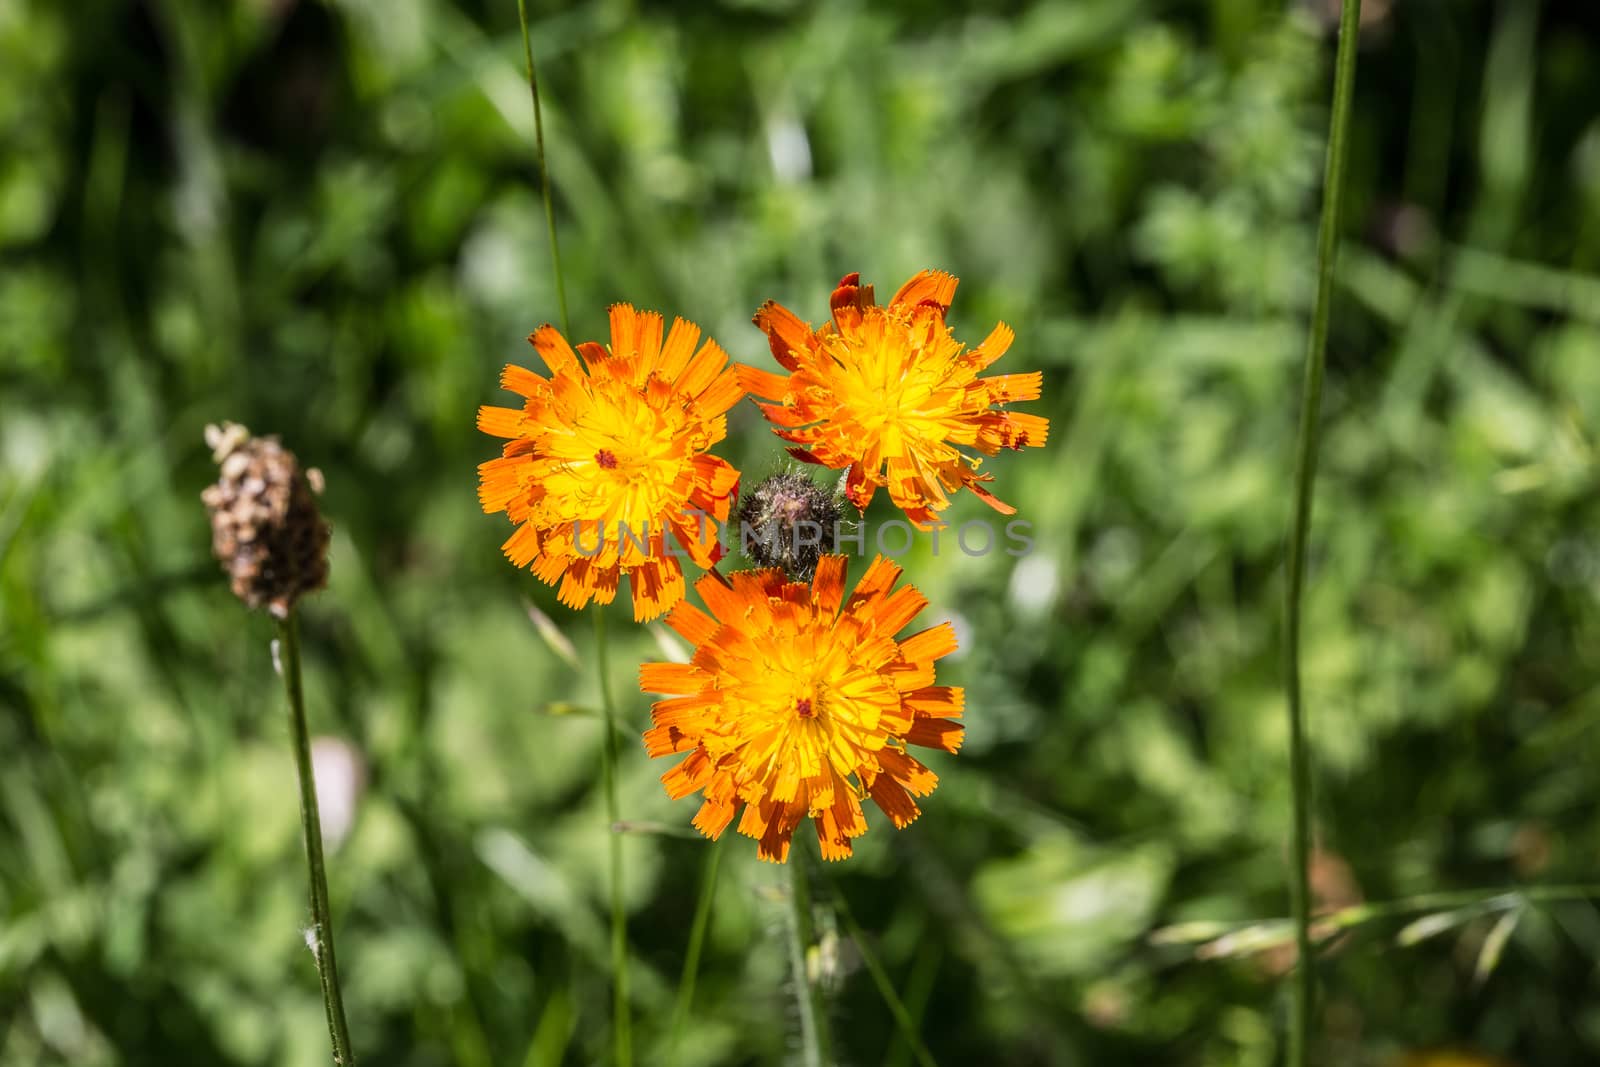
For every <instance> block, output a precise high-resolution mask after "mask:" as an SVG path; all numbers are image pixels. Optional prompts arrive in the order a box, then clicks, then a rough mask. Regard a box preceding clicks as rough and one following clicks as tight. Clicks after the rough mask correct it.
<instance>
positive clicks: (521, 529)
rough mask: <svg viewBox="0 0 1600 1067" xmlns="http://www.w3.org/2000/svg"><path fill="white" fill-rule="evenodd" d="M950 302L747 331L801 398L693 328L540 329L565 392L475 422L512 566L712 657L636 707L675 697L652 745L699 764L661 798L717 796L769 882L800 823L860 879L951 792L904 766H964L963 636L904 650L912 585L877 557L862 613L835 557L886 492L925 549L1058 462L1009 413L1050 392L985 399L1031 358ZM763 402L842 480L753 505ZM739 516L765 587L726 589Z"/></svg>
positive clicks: (913, 610) (764, 323)
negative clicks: (733, 420) (748, 424)
mask: <svg viewBox="0 0 1600 1067" xmlns="http://www.w3.org/2000/svg"><path fill="white" fill-rule="evenodd" d="M955 290H956V279H955V278H953V277H951V276H950V275H948V274H945V273H943V272H939V271H923V272H921V273H919V274H917V275H916V276H915V277H913V278H912V279H911V280H910V281H908V282H906V284H905V285H903V286H901V287H900V289H899V291H898V292H896V294H895V295H894V297H893V298H892V299H891V300H890V301H889V303H888V304H887V305H886V306H880V305H878V304H877V302H876V300H875V298H874V295H873V289H872V286H870V285H862V284H861V280H860V276H859V275H856V274H850V275H847V276H846V277H845V278H844V279H843V280H842V281H841V282H840V284H839V286H838V287H837V288H836V289H835V290H834V292H833V296H832V299H831V300H830V302H829V303H830V316H829V319H828V321H827V322H826V323H824V324H823V325H822V326H821V327H819V328H816V329H813V328H812V327H811V326H810V325H809V324H808V323H806V322H804V321H803V320H802V319H800V318H799V316H797V315H795V314H794V313H793V312H792V311H789V310H788V309H786V308H784V307H782V306H781V305H779V304H777V303H773V302H768V303H766V304H764V305H763V306H762V307H761V309H760V310H759V311H757V313H756V315H755V320H754V321H755V324H756V326H758V327H759V328H760V329H761V330H762V331H763V332H764V333H765V334H766V335H767V339H768V342H769V345H770V347H771V350H772V354H773V357H774V358H775V359H776V360H777V363H778V365H779V366H780V367H781V368H782V369H783V370H784V371H787V373H786V374H780V373H776V372H773V371H768V370H762V369H759V368H756V367H750V366H745V365H732V366H730V365H729V362H728V357H727V355H726V354H725V353H724V352H723V350H722V349H721V348H720V347H718V345H717V344H716V342H714V341H709V340H708V341H706V342H705V343H704V344H703V345H702V344H699V342H700V330H699V328H698V327H696V326H694V325H693V324H691V323H688V322H685V321H683V320H682V319H679V320H677V321H675V322H674V323H673V325H672V328H671V329H670V330H667V331H665V335H664V336H663V333H664V331H663V326H664V320H663V319H662V317H661V316H660V315H658V314H656V313H654V312H640V311H636V310H635V309H634V308H632V307H631V306H629V305H626V304H619V305H617V306H615V307H613V308H612V309H611V322H610V327H611V331H610V332H611V340H610V344H609V345H601V344H599V343H597V342H592V341H591V342H585V343H583V344H579V345H577V346H576V349H574V348H573V346H572V345H570V344H569V342H568V340H567V339H566V338H564V337H562V335H561V334H560V333H559V332H558V331H557V330H556V329H555V328H554V327H552V326H544V327H541V328H540V329H539V330H538V331H536V332H535V333H534V334H533V335H532V337H530V338H529V340H530V341H531V342H532V344H533V346H534V349H535V350H536V351H537V352H538V354H539V356H540V358H541V359H542V360H543V362H544V365H545V367H546V369H547V371H548V375H541V374H537V373H535V372H533V371H531V370H528V369H526V368H524V367H520V366H517V365H511V366H508V367H506V369H505V371H504V373H503V374H502V376H501V384H502V385H503V386H504V387H505V388H506V389H508V390H510V391H511V392H514V393H516V394H518V395H519V396H521V397H522V398H523V403H522V405H521V406H520V407H517V408H502V407H483V408H481V409H480V410H479V413H478V427H479V429H481V430H483V431H484V432H486V433H489V434H492V435H494V436H496V437H499V438H503V439H504V440H505V444H504V446H503V447H502V449H501V455H500V456H499V457H498V458H495V459H491V460H489V461H487V462H485V463H483V464H482V465H480V467H479V489H478V496H479V500H480V502H481V504H482V505H483V509H484V511H485V512H489V513H496V512H504V513H505V515H506V516H507V517H508V518H509V519H510V520H511V522H512V523H513V524H514V525H515V529H514V530H513V532H512V534H511V536H510V537H509V538H508V539H507V540H506V542H505V545H504V546H503V549H504V552H505V554H506V557H507V558H508V559H510V560H511V562H512V563H514V564H516V565H517V566H519V567H523V566H526V567H529V568H530V569H531V570H532V571H533V573H534V574H535V575H536V576H537V577H538V578H539V579H540V580H541V581H543V582H545V583H547V584H550V585H558V596H559V599H560V600H561V601H562V603H564V604H567V605H569V606H571V607H574V608H582V607H584V606H585V605H587V604H589V603H590V602H598V603H601V604H607V603H610V602H611V601H612V600H613V599H615V597H616V595H617V590H618V587H619V584H620V581H621V579H622V578H623V577H626V578H627V579H628V583H629V587H630V592H631V594H632V600H633V612H634V618H635V619H636V620H640V621H645V620H649V619H653V618H656V617H658V616H660V615H663V614H666V615H667V624H668V625H669V626H671V627H672V628H673V629H674V630H676V631H677V632H678V633H679V634H680V635H681V636H682V637H683V638H684V639H685V640H687V641H688V642H689V643H690V644H691V645H692V646H693V649H694V651H693V655H692V657H691V659H690V661H689V662H688V663H646V664H644V665H643V666H642V667H641V668H640V672H639V682H640V687H641V689H643V690H644V691H645V692H650V693H656V694H659V695H662V696H663V698H664V699H661V700H658V701H657V702H656V703H655V705H654V707H653V708H652V713H651V715H652V719H653V726H652V728H651V729H650V730H648V731H646V733H645V735H644V743H645V747H646V749H647V750H648V751H649V753H650V755H651V756H653V757H654V756H667V755H674V754H683V755H684V758H683V759H682V760H681V761H680V762H679V763H678V764H677V765H676V766H674V767H673V768H672V769H671V770H669V771H668V772H667V773H666V774H665V775H663V776H662V782H663V784H664V785H665V786H666V789H667V792H668V794H669V795H671V796H672V797H674V798H680V797H684V796H688V795H689V794H691V793H699V794H700V795H701V807H700V812H699V814H698V815H696V816H695V819H694V824H695V826H696V827H697V828H698V829H699V830H700V831H701V832H702V833H704V834H705V835H706V836H708V837H712V838H715V837H718V836H720V835H721V833H722V832H723V831H724V830H725V829H727V827H728V826H730V825H733V823H734V819H735V817H736V816H737V817H738V824H737V826H738V830H739V832H740V833H743V834H745V835H747V836H749V837H752V838H755V839H756V841H757V842H758V843H759V853H760V855H761V857H762V858H763V859H768V860H773V861H776V862H783V861H784V860H785V859H786V858H787V856H788V852H789V844H790V840H791V838H792V836H793V834H794V831H795V830H796V828H797V827H798V826H799V824H800V823H801V822H802V821H804V820H805V819H806V818H807V817H809V818H810V819H811V821H812V823H813V825H814V827H815V829H816V833H817V838H818V841H819V843H820V847H821V851H822V855H823V856H824V857H825V858H828V859H840V858H843V857H845V856H848V855H850V853H851V851H852V842H853V841H854V839H855V838H857V837H859V836H861V835H862V834H863V833H865V832H866V829H867V824H866V818H865V814H864V810H863V807H862V801H863V800H868V799H870V800H871V801H872V802H873V803H874V804H875V805H876V806H877V807H878V808H879V809H880V810H882V811H883V812H884V813H885V814H886V815H888V817H889V819H890V821H891V822H892V823H893V824H894V825H895V826H896V827H903V826H906V825H908V824H909V823H910V822H911V821H912V820H914V819H915V818H916V817H917V815H918V814H919V811H920V809H919V808H918V806H917V802H916V798H918V797H923V796H926V795H928V794H929V793H930V792H931V791H932V790H933V788H934V786H935V785H936V784H937V782H938V779H937V777H936V776H935V775H934V773H933V772H932V771H931V770H929V769H928V768H927V767H926V766H924V765H923V764H922V763H921V762H919V761H918V760H917V759H916V758H915V757H913V756H912V755H910V754H909V752H908V747H909V746H920V747H925V748H936V749H941V750H943V751H946V752H955V751H956V750H957V749H958V748H959V747H960V744H961V737H962V733H961V725H960V723H959V722H958V721H957V720H958V719H959V718H960V717H961V713H962V705H963V694H962V691H961V689H959V688H956V687H951V686H940V685H936V684H935V678H934V661H936V660H937V659H939V658H940V657H942V656H946V655H948V654H950V653H951V652H953V651H955V649H956V638H955V633H954V631H953V630H952V629H951V628H950V626H949V625H948V624H943V625H939V626H935V627H932V628H930V629H925V630H922V631H920V632H918V633H915V634H913V635H911V636H909V637H906V638H897V636H896V635H897V634H898V633H899V632H900V631H901V630H903V629H905V628H906V626H907V625H908V624H910V623H911V621H912V620H913V619H914V618H915V617H916V615H917V614H918V613H919V612H920V611H921V610H922V609H923V608H924V607H925V606H926V604H927V601H926V599H925V598H924V597H923V596H922V595H921V594H920V593H919V592H917V590H916V589H915V588H914V587H913V586H911V585H902V586H900V587H899V588H896V584H897V583H898V581H899V578H900V574H901V570H900V567H899V566H897V565H896V564H894V563H892V562H891V561H889V560H887V559H884V558H882V557H881V556H880V557H879V558H877V559H876V560H874V562H873V563H872V564H871V565H870V566H868V568H867V570H866V572H865V573H864V574H863V575H862V577H861V579H860V581H859V582H858V583H857V584H856V586H855V588H854V590H852V591H850V592H848V594H847V592H846V587H845V570H846V562H845V557H844V556H842V555H837V554H833V553H834V550H835V548H836V545H835V542H834V539H835V538H836V537H837V531H838V530H839V529H840V525H841V522H842V521H843V519H844V509H845V506H846V505H850V506H853V508H854V509H856V510H857V511H860V510H863V509H865V508H866V506H867V504H868V503H869V502H870V501H871V500H872V497H873V495H874V493H875V491H876V490H877V488H878V487H879V486H883V487H885V488H886V489H887V491H888V493H889V497H890V499H891V500H892V501H893V502H894V503H895V505H896V506H898V507H899V508H900V510H901V511H902V512H904V514H905V516H906V518H907V519H908V520H909V521H910V522H911V523H912V524H914V525H915V526H917V527H918V528H921V529H937V528H938V525H939V512H941V511H943V510H945V509H946V508H947V507H949V505H950V496H951V494H953V493H956V492H958V491H960V490H961V489H962V488H966V489H969V490H971V491H972V492H973V494H974V495H976V496H978V497H979V498H980V499H982V500H983V501H984V502H985V503H987V504H989V505H990V506H991V507H993V508H995V509H996V510H997V511H999V512H1001V513H1002V514H1007V515H1009V514H1012V513H1014V511H1015V509H1014V508H1012V507H1011V506H1010V505H1007V504H1004V503H1002V502H1001V501H1000V500H998V499H997V498H996V497H995V496H993V495H992V494H991V493H990V492H989V490H988V488H987V484H986V483H988V482H989V481H990V480H991V478H992V475H990V474H988V473H987V472H981V473H980V468H981V466H982V464H983V458H982V457H983V456H994V455H996V454H997V453H999V452H1000V451H1001V450H1003V449H1022V448H1026V447H1029V446H1039V445H1043V444H1044V443H1045V441H1046V439H1047V436H1048V432H1049V424H1048V421H1047V420H1046V419H1044V418H1043V417H1041V416H1038V415H1032V414H1027V413H1024V412H1018V411H1013V410H1010V409H1009V408H1008V407H1007V405H1009V404H1011V403H1014V402H1018V401H1026V400H1033V399H1036V398H1037V397H1038V396H1039V393H1040V389H1041V385H1042V376H1041V375H1040V373H1039V372H1037V371H1035V372H1032V373H1028V374H1006V375H998V376H994V377H988V378H984V377H980V376H979V375H980V373H981V372H982V371H984V370H985V369H986V368H988V367H989V366H990V365H991V364H993V363H994V362H995V361H996V360H997V359H999V358H1000V357H1001V356H1002V355H1004V354H1005V352H1006V350H1007V349H1008V348H1009V346H1010V344H1011V341H1012V336H1013V335H1012V332H1011V330H1010V328H1009V327H1007V326H1005V325H1004V324H1001V325H999V326H996V327H995V329H994V330H993V331H992V332H991V333H990V334H989V336H988V337H987V338H986V339H985V340H984V341H983V343H982V344H980V345H978V346H977V347H976V348H972V349H968V348H966V346H965V345H964V344H962V343H961V342H960V341H958V340H956V338H955V337H954V335H953V333H952V332H951V329H950V327H949V325H948V324H947V322H946V315H947V314H948V312H949V308H950V303H951V300H952V299H953V298H954V296H955ZM747 394H754V395H755V396H757V397H760V398H762V399H763V400H764V401H765V402H764V403H761V404H760V405H759V406H760V410H761V411H762V413H763V414H764V415H765V417H766V418H767V420H768V421H770V422H771V423H772V424H773V427H774V432H775V433H776V434H777V436H778V437H779V438H781V439H782V440H784V441H786V442H788V443H789V445H790V447H789V449H788V451H789V453H790V455H792V456H793V457H794V458H795V459H798V460H800V461H802V462H804V463H808V464H816V465H820V466H823V467H828V468H832V469H834V470H839V471H843V472H844V474H843V477H842V478H841V479H840V480H839V486H838V488H837V490H834V489H829V488H824V487H821V486H818V485H817V484H815V483H814V482H813V481H812V480H811V479H810V478H809V477H807V476H806V475H804V474H802V473H800V472H799V471H795V470H789V471H783V472H780V473H778V474H775V475H773V476H771V477H769V478H767V479H766V480H764V481H763V482H762V483H761V484H759V485H757V486H755V487H753V488H752V489H750V490H748V491H747V492H746V493H745V494H744V496H743V499H742V500H740V499H739V497H740V492H739V482H740V475H739V472H738V471H737V470H736V469H735V468H734V467H732V466H731V465H730V464H729V463H728V462H727V461H726V460H723V459H720V458H718V457H716V456H713V455H711V453H710V449H711V448H712V447H713V446H715V445H717V444H718V443H719V442H721V441H722V440H723V439H724V438H725V437H726V436H727V413H728V411H729V410H730V409H732V408H733V406H734V405H735V404H737V403H738V402H739V400H741V399H742V398H743V397H745V396H746V395H747ZM974 452H975V453H978V455H974V454H973V453H974ZM730 515H736V517H737V522H738V524H739V526H740V529H741V531H755V532H756V536H747V535H745V534H743V533H741V537H740V541H741V547H743V548H744V550H745V552H746V553H747V554H748V555H749V556H750V557H751V558H752V559H753V560H754V561H755V562H756V564H757V565H758V568H759V569H756V570H749V571H741V572H736V573H733V574H730V575H726V576H724V575H723V574H721V573H718V572H717V571H716V570H714V569H712V568H714V567H715V566H716V564H717V563H718V561H719V560H720V559H721V558H722V555H723V551H724V550H723V547H722V545H721V542H720V539H719V538H718V537H717V536H716V535H715V533H714V532H713V533H712V534H711V536H707V530H708V524H707V522H706V519H708V518H709V519H711V520H714V521H713V522H712V523H711V524H709V528H711V529H712V530H713V531H714V530H715V528H716V527H717V526H718V525H720V524H723V523H726V522H727V521H728V519H729V516H730ZM630 531H633V532H635V535H634V536H629V532H630ZM813 531H815V532H816V535H815V536H811V534H812V533H813ZM612 532H614V533H615V536H614V537H613V536H611V534H612ZM685 561H688V562H692V563H694V564H695V565H696V566H698V567H701V568H703V569H706V570H707V573H706V574H705V575H703V576H702V577H701V578H700V579H699V580H698V581H697V582H696V583H695V591H696V592H697V593H698V594H699V596H700V599H701V601H703V603H704V604H705V609H704V610H702V609H701V608H699V607H696V606H694V605H693V604H692V603H690V602H689V601H688V600H687V599H685V597H686V592H687V588H686V584H687V583H686V580H685V577H684V571H683V563H684V562H685ZM741 811H742V814H741Z"/></svg>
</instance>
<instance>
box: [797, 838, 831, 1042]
mask: <svg viewBox="0 0 1600 1067" xmlns="http://www.w3.org/2000/svg"><path fill="white" fill-rule="evenodd" d="M787 866H788V868H789V917H790V922H789V964H790V966H791V968H792V969H793V973H794V996H795V1003H796V1004H797V1005H798V1007H799V1009H800V1050H801V1055H802V1060H801V1062H802V1063H804V1064H805V1067H831V1065H832V1063H833V1053H832V1051H831V1050H830V1048H829V1044H828V1012H827V1004H826V1002H825V1001H824V999H823V996H822V983H821V982H820V981H817V982H813V981H812V980H811V974H810V968H809V967H808V966H807V963H806V961H807V958H808V956H809V955H810V952H811V947H812V945H813V944H814V943H815V941H816V935H815V933H814V932H813V930H812V924H811V885H810V883H809V882H808V881H807V879H806V855H805V850H804V849H803V848H801V847H799V846H795V847H794V848H792V849H791V850H790V855H789V862H788V864H787Z"/></svg>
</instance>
